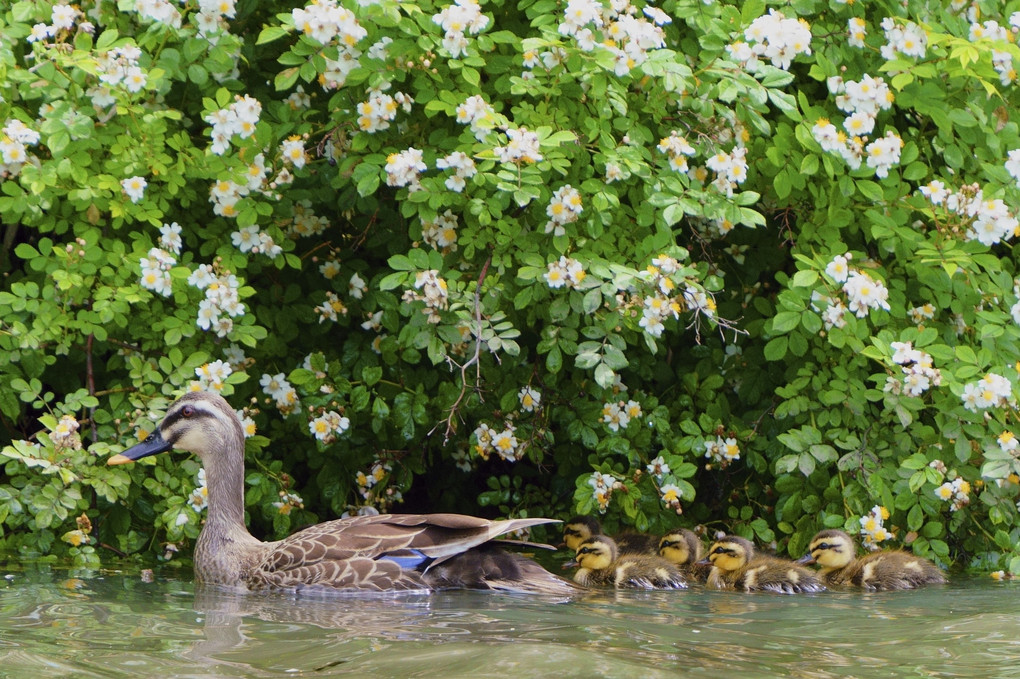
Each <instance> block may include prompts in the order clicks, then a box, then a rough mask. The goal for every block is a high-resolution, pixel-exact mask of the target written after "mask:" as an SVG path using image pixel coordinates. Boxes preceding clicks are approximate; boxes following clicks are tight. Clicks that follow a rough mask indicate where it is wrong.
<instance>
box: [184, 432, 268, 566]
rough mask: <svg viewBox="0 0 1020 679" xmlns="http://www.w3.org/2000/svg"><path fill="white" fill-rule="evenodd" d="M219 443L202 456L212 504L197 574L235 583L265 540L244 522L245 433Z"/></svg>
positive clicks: (197, 549)
mask: <svg viewBox="0 0 1020 679" xmlns="http://www.w3.org/2000/svg"><path fill="white" fill-rule="evenodd" d="M238 429H239V430H240V427H238ZM215 446H216V448H215V449H212V450H210V451H209V453H208V454H207V455H203V456H202V462H203V464H204V465H205V478H206V486H207V488H208V490H209V496H208V500H209V507H208V514H207V516H206V521H205V525H204V526H203V527H202V532H201V534H200V535H199V536H198V543H197V545H196V546H195V574H196V576H197V578H198V580H199V581H201V582H226V583H228V584H234V583H236V582H237V579H238V578H239V577H240V576H241V575H242V573H243V571H244V570H245V568H246V566H247V564H248V562H249V561H250V554H251V552H252V550H254V549H257V548H258V547H259V546H260V545H261V544H262V543H261V542H260V541H259V540H257V539H255V538H254V537H252V535H251V533H249V532H248V528H247V526H246V525H245V523H244V436H243V434H242V433H241V432H240V431H238V432H237V433H236V436H230V437H227V438H224V439H222V440H218V441H215Z"/></svg>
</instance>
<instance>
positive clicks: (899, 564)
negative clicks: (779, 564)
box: [798, 529, 946, 590]
mask: <svg viewBox="0 0 1020 679" xmlns="http://www.w3.org/2000/svg"><path fill="white" fill-rule="evenodd" d="M855 553H856V545H855V544H854V541H853V538H851V537H850V536H849V535H847V534H846V533H844V532H843V531H841V530H832V529H830V530H823V531H821V532H819V533H818V534H817V535H815V537H814V539H812V540H811V545H810V546H809V547H808V554H807V555H805V556H804V558H802V559H800V561H798V563H803V564H811V563H817V564H818V565H820V566H821V567H822V568H821V570H819V575H821V577H822V580H824V581H825V583H826V584H827V585H831V586H838V585H854V586H857V587H861V588H863V589H871V590H887V589H913V588H915V587H920V586H921V585H927V584H933V583H942V582H946V576H945V575H944V574H943V573H942V571H941V570H939V567H938V566H936V565H935V564H934V563H932V562H931V561H928V560H927V559H922V558H921V557H919V556H914V555H913V554H910V553H909V552H903V551H900V550H893V549H887V550H885V551H881V552H873V553H871V554H868V555H866V556H862V557H860V558H859V559H858V558H854V554H855Z"/></svg>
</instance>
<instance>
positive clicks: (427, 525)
mask: <svg viewBox="0 0 1020 679" xmlns="http://www.w3.org/2000/svg"><path fill="white" fill-rule="evenodd" d="M552 522H554V520H553V519H542V518H535V519H506V520H500V521H489V520H487V519H480V518H477V517H473V516H465V515H461V514H382V515H376V516H356V517H351V518H347V519H337V520H335V521H327V522H325V523H320V524H318V525H315V526H311V527H310V528H306V529H304V530H302V531H299V532H297V533H295V534H294V535H291V536H290V537H288V538H285V539H283V540H281V541H279V542H276V543H272V549H270V550H269V551H268V553H267V554H266V555H265V557H264V558H263V559H262V560H261V562H260V563H259V564H258V565H257V566H256V567H255V568H254V569H253V572H252V573H251V577H250V578H249V580H250V581H253V582H252V584H253V585H259V584H261V585H262V586H269V587H274V588H275V587H282V588H294V587H307V586H319V587H333V588H338V589H363V590H407V589H430V587H431V586H430V585H429V583H428V582H427V581H426V579H425V577H424V575H425V574H426V573H427V572H428V571H429V570H430V569H431V568H433V567H436V566H439V565H440V564H442V563H443V562H444V561H446V560H448V559H450V558H451V557H454V556H456V555H458V554H461V553H463V552H466V551H467V550H470V549H471V548H473V547H476V546H478V545H481V544H483V543H485V542H488V541H490V540H492V539H494V538H497V537H499V536H501V535H504V534H506V533H509V532H512V531H515V530H520V529H522V528H528V527H530V526H536V525H540V524H543V523H552Z"/></svg>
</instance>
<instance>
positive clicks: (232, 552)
mask: <svg viewBox="0 0 1020 679" xmlns="http://www.w3.org/2000/svg"><path fill="white" fill-rule="evenodd" d="M171 448H176V449H178V450H184V451H190V452H192V453H195V454H196V455H197V456H198V457H199V458H200V459H201V461H202V464H203V465H204V467H205V478H206V485H207V487H208V489H209V496H208V499H209V513H208V516H207V518H206V522H205V525H204V526H203V527H202V532H201V533H200V534H199V536H198V543H197V544H196V545H195V579H196V581H198V582H200V583H204V584H212V585H221V586H227V587H231V588H235V589H240V590H241V591H261V590H289V591H301V590H309V591H318V592H323V591H325V592H328V591H340V590H360V591H400V590H419V591H421V590H436V589H448V588H469V589H491V590H501V591H511V592H529V593H540V594H556V595H562V594H569V593H573V592H577V591H578V589H579V588H578V587H577V586H576V585H574V584H573V583H572V582H570V581H568V580H566V579H564V578H560V577H558V576H556V575H553V574H552V573H549V572H548V571H546V570H545V569H544V568H542V567H541V566H539V565H538V564H537V563H535V562H534V561H531V560H530V559H527V558H525V557H523V556H521V555H519V554H514V553H511V552H507V551H505V550H503V549H502V548H501V547H499V546H498V545H496V544H493V543H492V542H491V541H492V540H494V539H496V538H498V537H499V536H501V535H504V534H506V533H509V532H512V531H515V530H519V529H521V528H527V527H529V526H535V525H538V524H543V523H552V522H554V520H553V519H542V518H533V519H508V520H503V521H490V520H487V519H480V518H476V517H473V516H464V515H460V514H390V515H385V514H384V515H377V516H354V517H351V518H347V519H337V520H335V521H327V522H325V523H320V524H318V525H315V526H311V527H310V528H306V529H304V530H301V531H299V532H297V533H294V534H293V535H291V536H290V537H287V538H284V539H283V540H279V541H276V542H262V541H261V540H259V539H257V538H255V537H253V536H252V535H251V533H249V532H248V528H247V527H246V526H245V523H244V431H243V429H242V428H241V422H240V420H239V419H238V417H237V414H236V413H235V412H234V410H233V408H231V407H230V405H229V404H228V403H227V402H226V401H225V400H224V399H223V397H221V396H220V395H218V394H213V393H208V392H191V393H189V394H187V395H185V396H183V397H181V398H180V399H178V400H177V401H175V402H174V403H173V404H172V405H171V406H170V408H169V409H168V410H167V413H166V417H165V418H163V421H162V422H161V423H160V424H159V426H158V427H157V428H156V431H154V432H153V433H152V434H151V435H150V436H149V437H148V438H146V439H145V440H144V441H142V442H141V443H139V444H137V445H135V446H132V447H131V448H129V449H127V450H125V451H124V452H123V453H121V454H119V455H114V456H113V457H111V458H110V459H109V460H107V464H111V465H116V464H124V463H127V462H132V461H134V460H139V459H141V458H143V457H148V456H149V455H156V454H157V453H163V452H166V451H168V450H170V449H171Z"/></svg>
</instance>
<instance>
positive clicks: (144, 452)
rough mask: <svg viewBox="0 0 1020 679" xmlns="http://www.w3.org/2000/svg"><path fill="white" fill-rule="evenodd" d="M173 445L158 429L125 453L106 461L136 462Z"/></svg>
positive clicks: (110, 463)
mask: <svg viewBox="0 0 1020 679" xmlns="http://www.w3.org/2000/svg"><path fill="white" fill-rule="evenodd" d="M172 447H173V445H172V444H170V443H167V442H166V439H164V438H163V435H162V434H160V433H159V430H158V429H157V430H156V431H154V432H153V433H151V434H149V437H148V438H146V439H145V440H144V441H142V442H141V443H139V444H138V445H134V446H131V447H130V448H128V449H127V450H125V451H124V452H123V453H121V454H119V455H114V456H113V457H111V458H110V459H108V460H107V461H106V464H108V465H113V464H127V463H128V462H134V461H135V460H140V459H142V458H143V457H148V456H150V455H158V454H159V453H165V452H166V451H168V450H170V449H171V448H172Z"/></svg>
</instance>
